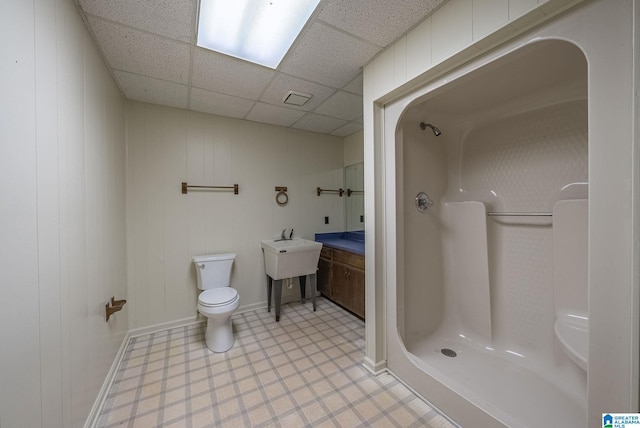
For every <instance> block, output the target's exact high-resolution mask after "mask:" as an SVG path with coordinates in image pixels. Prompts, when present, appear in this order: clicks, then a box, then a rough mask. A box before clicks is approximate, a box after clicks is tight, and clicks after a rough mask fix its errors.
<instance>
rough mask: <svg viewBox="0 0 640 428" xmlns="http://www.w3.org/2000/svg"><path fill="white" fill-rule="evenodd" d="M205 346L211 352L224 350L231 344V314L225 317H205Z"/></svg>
mask: <svg viewBox="0 0 640 428" xmlns="http://www.w3.org/2000/svg"><path fill="white" fill-rule="evenodd" d="M204 339H205V343H206V344H207V348H209V349H210V350H211V351H213V352H226V351H228V350H229V349H231V347H232V346H233V343H234V342H235V338H234V337H233V324H232V323H231V316H229V317H227V318H226V320H225V319H217V318H211V317H207V329H206V331H205V333H204Z"/></svg>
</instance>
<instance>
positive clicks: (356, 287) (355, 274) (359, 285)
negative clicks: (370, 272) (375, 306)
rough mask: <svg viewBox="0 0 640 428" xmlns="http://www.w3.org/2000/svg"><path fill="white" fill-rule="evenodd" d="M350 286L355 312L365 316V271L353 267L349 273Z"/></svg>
mask: <svg viewBox="0 0 640 428" xmlns="http://www.w3.org/2000/svg"><path fill="white" fill-rule="evenodd" d="M349 287H350V288H351V293H352V299H353V300H352V302H353V305H352V308H351V310H352V311H353V313H354V314H356V315H358V316H360V317H362V318H364V305H365V304H364V302H365V300H364V271H362V270H360V269H351V274H350V275H349Z"/></svg>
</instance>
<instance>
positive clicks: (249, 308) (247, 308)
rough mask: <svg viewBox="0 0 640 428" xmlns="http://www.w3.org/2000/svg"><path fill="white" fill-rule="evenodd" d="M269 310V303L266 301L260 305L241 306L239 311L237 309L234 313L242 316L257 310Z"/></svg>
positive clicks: (259, 303)
mask: <svg viewBox="0 0 640 428" xmlns="http://www.w3.org/2000/svg"><path fill="white" fill-rule="evenodd" d="M263 308H264V309H265V310H266V309H267V302H266V300H265V301H264V302H258V303H252V304H250V305H243V306H240V307H239V308H238V309H236V311H235V312H234V314H242V313H245V312H251V311H255V310H256V309H263Z"/></svg>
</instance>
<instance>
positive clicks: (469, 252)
mask: <svg viewBox="0 0 640 428" xmlns="http://www.w3.org/2000/svg"><path fill="white" fill-rule="evenodd" d="M639 21H640V8H638V6H637V2H633V1H628V0H620V1H617V2H609V1H602V0H593V1H590V2H585V3H584V4H582V5H581V6H580V7H576V8H574V9H572V10H571V11H568V12H567V13H565V14H563V15H561V16H559V17H557V18H555V19H553V20H550V21H548V22H546V23H544V24H541V25H539V26H538V27H536V28H534V29H531V30H530V31H528V32H526V33H524V34H522V35H520V36H518V37H515V36H514V37H513V38H512V39H511V40H508V41H506V42H504V43H503V44H501V45H499V46H497V47H495V48H494V49H492V50H487V48H486V46H485V47H484V48H483V46H475V47H474V49H476V48H478V47H479V48H480V49H481V50H482V52H484V53H483V54H481V55H478V56H477V57H475V58H473V59H468V58H469V55H472V52H476V53H478V52H480V51H477V50H475V51H473V50H472V49H471V48H469V49H468V50H467V51H465V52H462V53H461V54H460V58H455V59H452V60H451V61H448V62H446V61H445V63H444V64H442V65H441V64H437V65H436V64H434V66H433V67H432V68H431V69H429V70H427V71H426V72H425V73H424V74H422V75H417V76H416V77H415V78H414V80H413V81H410V83H407V84H405V85H404V86H402V87H399V88H396V89H395V90H390V92H387V93H385V92H384V91H383V90H381V91H380V93H379V94H378V93H377V92H375V91H376V90H377V88H378V87H377V86H376V83H377V82H383V83H384V76H387V75H388V74H389V73H390V71H391V70H396V69H397V70H399V72H401V71H402V70H403V68H402V65H403V64H405V63H407V62H408V60H409V59H408V58H405V57H403V55H402V54H403V52H405V51H404V49H406V51H407V52H409V49H410V46H409V44H408V43H407V44H406V45H399V46H398V47H397V51H394V52H393V53H394V55H387V56H385V57H384V61H383V60H381V61H380V63H381V65H380V66H379V67H378V63H375V64H374V66H373V67H370V68H368V69H367V71H368V74H367V76H369V77H368V78H365V83H366V85H365V87H366V88H368V92H367V93H375V95H376V97H374V98H372V99H375V102H374V104H373V110H372V113H373V114H372V122H371V123H370V126H369V127H365V129H369V130H370V134H367V133H366V132H365V143H367V142H368V141H370V143H369V144H370V145H369V146H367V145H366V144H365V153H372V155H371V156H370V158H369V165H370V166H369V169H367V172H368V175H366V176H365V178H367V180H366V186H369V188H368V192H369V193H368V194H374V192H373V190H375V191H376V192H377V196H378V197H377V198H376V199H375V200H374V201H371V200H369V202H370V204H369V205H368V207H369V209H370V211H371V212H372V213H374V214H375V222H374V224H373V225H368V229H367V233H369V234H372V239H373V241H375V245H374V247H375V254H374V255H375V261H376V263H375V269H374V272H372V274H371V275H369V274H368V276H367V278H369V280H368V289H367V290H368V293H369V296H372V292H374V291H375V292H376V293H375V297H376V300H375V301H370V302H369V303H371V306H374V304H375V305H377V304H378V296H379V293H378V290H382V291H383V296H384V299H383V300H382V301H381V303H382V305H381V306H382V307H383V308H384V318H383V319H382V320H381V322H382V323H383V325H384V329H380V328H379V327H378V326H377V325H373V324H372V323H371V320H369V319H368V323H367V327H368V332H369V333H368V336H367V337H368V340H370V338H374V339H375V343H372V344H368V348H367V358H368V359H365V363H366V364H368V367H369V366H370V368H377V367H383V364H385V365H386V367H387V368H388V369H389V370H390V371H391V372H392V373H394V374H395V375H396V376H397V377H398V378H399V379H401V380H402V381H403V382H404V383H405V384H407V385H408V386H410V387H411V388H413V389H414V391H416V392H417V393H419V394H420V395H422V396H423V397H424V398H425V399H426V400H427V401H429V402H430V403H431V404H433V405H434V406H435V407H437V408H439V409H440V410H442V411H443V412H444V413H445V414H447V415H448V416H449V417H450V418H451V419H452V420H453V421H455V422H456V423H458V424H460V425H461V426H464V427H474V428H475V427H483V428H484V427H497V426H508V427H539V426H572V427H585V426H588V427H590V428H594V427H599V426H602V415H603V413H607V412H637V411H638V409H639V399H640V393H639V390H640V386H639V383H640V380H639V377H640V376H639V371H640V368H639V359H638V355H639V354H640V351H639V348H640V334H639V333H638V331H639V325H640V322H639V318H640V309H639V307H640V303H639V302H640V300H639V298H638V296H640V273H639V272H640V258H639V257H638V248H640V247H639V243H640V232H639V230H640V228H638V219H639V218H640V217H639V216H638V212H639V207H640V203H639V202H638V201H639V200H640V198H639V197H638V193H637V189H638V186H639V185H640V184H639V183H640V172H639V171H640V168H639V165H640V156H639V155H638V153H639V152H638V149H637V148H638V147H639V145H640V139H639V138H638V135H640V134H638V129H640V128H639V127H638V116H637V111H638V110H639V108H640V107H639V106H640V101H639V99H640V92H639V91H638V88H640V75H638V74H637V73H636V72H634V70H637V69H638V65H639V64H640V59H639V58H638V57H637V50H634V47H637V45H638V43H637V42H639V41H640V36H639V35H638V34H640V33H638V32H637V31H635V29H637V27H638V22H639ZM411 52H412V53H413V54H414V55H419V54H422V52H421V51H420V50H419V49H418V48H417V47H416V45H411ZM425 52H426V53H427V54H428V51H425ZM465 55H467V56H465ZM396 58H397V59H398V60H397V67H396V68H394V67H391V66H390V63H387V62H386V61H391V59H393V61H396ZM465 58H466V60H465ZM394 64H396V63H395V62H394ZM394 72H395V71H394ZM367 76H365V77H367ZM366 105H367V104H366V103H365V106H366ZM365 123H366V121H365ZM421 123H424V124H425V125H423V126H421ZM426 124H429V125H431V126H433V127H434V128H437V129H438V130H439V131H440V133H439V135H436V134H438V132H436V130H435V129H433V128H432V127H431V126H427V125H426ZM367 135H369V136H370V139H367V138H366V136H367ZM365 161H366V159H365ZM365 164H366V162H365ZM372 172H373V173H375V174H372ZM423 193H424V194H426V195H428V196H426V195H425V196H423V195H422V194H423ZM418 195H420V197H417V196H418ZM427 198H428V199H429V200H431V201H432V202H433V203H432V205H431V206H429V204H428V203H426V204H423V207H422V209H418V208H419V207H418V206H417V205H416V203H417V202H419V201H420V200H421V199H422V200H425V201H426V200H427ZM418 205H420V204H418ZM424 207H427V208H426V209H424ZM371 217H372V216H371V215H370V216H369V219H370V220H371ZM372 226H375V228H374V227H372ZM369 244H371V240H369ZM367 254H368V257H370V258H373V255H372V252H371V251H369V250H368V253H367ZM369 265H370V266H371V264H369ZM373 274H375V282H373V283H371V278H372V277H373ZM369 291H371V292H369ZM376 320H377V318H376ZM374 328H375V330H374ZM371 332H375V335H373V334H370V333H371ZM380 343H382V346H383V349H384V353H379V352H378V348H377V346H378V345H379V344H380ZM374 345H375V347H374ZM374 358H375V359H374Z"/></svg>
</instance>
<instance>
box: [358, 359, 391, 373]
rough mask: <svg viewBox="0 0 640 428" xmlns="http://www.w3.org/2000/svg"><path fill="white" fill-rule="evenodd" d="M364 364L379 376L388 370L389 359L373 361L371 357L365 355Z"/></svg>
mask: <svg viewBox="0 0 640 428" xmlns="http://www.w3.org/2000/svg"><path fill="white" fill-rule="evenodd" d="M362 366H363V367H364V368H365V370H367V371H368V372H369V373H371V374H372V375H374V376H379V375H381V374H383V373H386V372H387V371H388V369H387V360H380V361H373V360H372V359H371V358H369V357H364V360H363V361H362Z"/></svg>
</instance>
